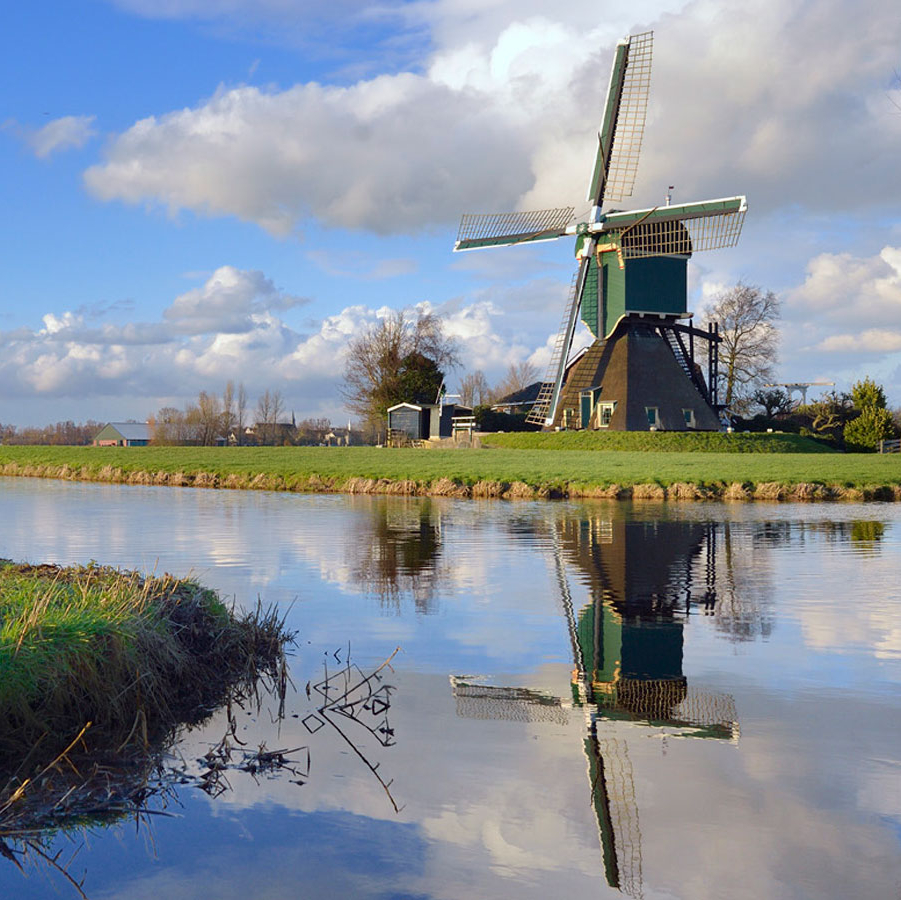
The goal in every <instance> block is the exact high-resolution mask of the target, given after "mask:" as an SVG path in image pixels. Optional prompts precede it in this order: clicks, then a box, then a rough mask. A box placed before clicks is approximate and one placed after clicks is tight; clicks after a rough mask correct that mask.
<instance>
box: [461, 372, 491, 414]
mask: <svg viewBox="0 0 901 900" xmlns="http://www.w3.org/2000/svg"><path fill="white" fill-rule="evenodd" d="M493 399H494V397H493V392H492V390H491V388H490V387H489V386H488V380H487V379H486V378H485V373H484V372H483V371H482V370H481V369H477V370H476V371H475V372H472V373H471V374H469V375H464V376H463V379H462V381H461V382H460V403H461V404H463V406H488V405H489V404H490V403H491V402H492V400H493Z"/></svg>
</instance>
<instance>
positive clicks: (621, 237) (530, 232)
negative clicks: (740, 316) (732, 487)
mask: <svg viewBox="0 0 901 900" xmlns="http://www.w3.org/2000/svg"><path fill="white" fill-rule="evenodd" d="M652 38H653V36H652V34H651V33H647V34H640V35H633V36H632V37H631V38H629V39H628V40H624V41H620V42H619V43H618V44H617V47H616V52H615V54H614V61H613V67H612V71H611V76H610V87H609V90H608V93H607V98H606V100H605V104H604V113H603V119H602V123H601V128H600V131H599V132H598V152H597V157H596V159H595V164H594V168H593V171H592V176H591V183H590V187H589V191H588V198H587V199H588V201H589V203H590V204H591V206H590V210H589V212H588V214H587V219H586V220H585V221H582V222H578V223H576V224H574V223H573V220H574V218H575V215H574V209H573V208H572V207H566V208H558V209H549V210H540V211H536V212H518V213H507V214H502V215H468V216H464V217H463V221H462V222H461V226H460V232H459V234H458V236H457V242H456V244H455V247H454V249H455V250H473V249H479V248H485V247H498V246H504V245H509V244H519V243H531V242H535V241H544V240H553V239H555V238H558V237H562V236H563V235H567V234H571V235H575V236H576V258H577V259H578V260H579V268H578V270H577V273H576V276H575V277H574V280H573V287H572V291H571V294H570V299H569V302H568V305H567V307H566V309H565V311H564V315H563V320H562V322H561V329H560V333H559V336H558V339H557V342H556V344H555V346H554V350H553V353H552V358H551V363H550V366H549V368H548V374H547V377H546V378H545V381H544V383H543V385H542V388H541V391H540V393H539V395H538V400H537V401H536V403H535V406H534V407H533V409H532V411H531V412H530V413H529V420H530V421H532V422H535V423H536V424H541V425H543V426H544V427H545V428H554V427H557V428H559V427H563V428H571V427H582V428H586V427H589V428H594V427H598V428H611V429H614V430H616V429H621V430H647V429H648V428H663V429H667V430H685V429H688V428H693V429H698V430H713V429H717V428H719V427H720V425H719V418H718V409H719V407H718V404H717V397H716V371H717V369H716V344H717V342H718V341H719V337H718V335H717V334H716V332H715V331H713V330H708V331H707V332H705V331H703V330H702V329H698V328H695V327H693V326H692V325H691V324H690V313H689V311H688V261H689V259H690V257H691V256H692V254H693V253H695V252H698V251H700V250H711V249H715V248H717V247H727V246H733V245H734V244H735V243H736V242H737V240H738V237H739V234H740V232H741V226H742V223H743V220H744V216H745V213H746V211H747V204H746V201H745V198H744V197H741V196H739V197H730V198H726V199H722V200H709V201H703V202H697V203H685V204H679V205H675V206H671V205H670V204H669V198H667V204H666V205H665V206H660V207H654V208H652V209H641V210H629V211H620V210H607V211H605V210H604V209H603V205H604V203H605V201H609V200H621V199H623V198H624V197H627V196H630V195H631V193H632V186H633V184H634V180H635V174H636V171H637V166H638V155H639V151H640V149H641V143H642V136H643V131H644V122H645V114H646V109H647V97H648V91H649V87H650V67H651V49H652ZM580 319H581V321H582V322H583V323H584V324H585V325H586V326H587V327H588V329H589V331H590V332H591V333H592V335H593V336H594V337H595V339H596V344H595V346H593V347H592V348H590V350H589V353H588V354H587V355H586V357H583V360H582V361H581V362H580V363H579V366H578V367H577V369H573V370H572V371H571V372H570V376H569V380H567V371H568V365H567V364H568V356H569V351H570V348H571V346H572V342H573V335H574V333H575V328H576V325H577V323H578V321H579V320H580ZM686 323H688V324H686ZM699 341H700V342H702V343H703V342H704V341H706V342H707V346H708V353H707V361H708V370H707V378H706V380H705V378H704V375H703V372H702V369H701V366H700V364H699V363H698V362H696V360H695V344H696V343H697V342H699ZM649 370H653V371H649ZM574 374H575V375H578V377H577V378H575V380H573V375H574ZM608 376H609V377H608ZM565 381H566V384H564V382H565ZM605 384H606V387H605ZM586 391H587V393H586ZM605 392H606V394H605ZM602 395H604V396H602ZM598 403H602V404H603V405H604V406H603V409H602V408H601V407H599V406H598ZM608 407H609V411H610V413H611V414H610V415H607V408H608ZM652 411H656V412H653V414H652Z"/></svg>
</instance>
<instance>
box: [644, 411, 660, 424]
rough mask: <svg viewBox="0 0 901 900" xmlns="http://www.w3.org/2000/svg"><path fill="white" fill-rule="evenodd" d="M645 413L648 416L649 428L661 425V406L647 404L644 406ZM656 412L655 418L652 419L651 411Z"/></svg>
mask: <svg viewBox="0 0 901 900" xmlns="http://www.w3.org/2000/svg"><path fill="white" fill-rule="evenodd" d="M644 412H645V415H646V416H647V417H648V428H659V427H660V407H659V406H646V407H645V408H644ZM652 412H653V413H654V418H653V420H652V419H651V413H652Z"/></svg>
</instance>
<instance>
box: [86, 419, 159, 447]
mask: <svg viewBox="0 0 901 900" xmlns="http://www.w3.org/2000/svg"><path fill="white" fill-rule="evenodd" d="M93 443H94V446H95V447H146V446H147V445H148V444H149V443H150V425H149V424H148V423H147V422H107V423H106V425H104V426H103V428H101V429H100V431H99V432H97V434H96V435H95V436H94V442H93Z"/></svg>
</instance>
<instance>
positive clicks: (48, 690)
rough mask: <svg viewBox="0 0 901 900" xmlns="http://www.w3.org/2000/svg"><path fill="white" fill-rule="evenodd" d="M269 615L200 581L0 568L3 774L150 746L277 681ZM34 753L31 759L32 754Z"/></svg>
mask: <svg viewBox="0 0 901 900" xmlns="http://www.w3.org/2000/svg"><path fill="white" fill-rule="evenodd" d="M287 637H288V635H287V634H285V633H284V629H283V626H282V624H281V622H280V620H279V619H278V618H277V616H276V615H275V614H274V613H273V612H269V613H264V612H262V611H258V612H257V613H255V614H250V615H244V616H236V615H234V614H233V613H232V611H231V610H229V608H228V607H226V606H225V604H223V603H222V601H221V600H220V599H219V598H218V597H217V595H216V594H215V593H214V592H212V591H209V590H206V589H204V588H202V587H201V586H200V585H198V584H196V583H195V582H193V581H186V580H182V579H177V578H173V577H171V576H168V575H167V576H164V577H161V578H157V577H145V576H142V575H140V574H138V573H136V572H119V571H117V570H113V569H110V568H106V567H103V566H96V565H89V566H78V567H70V568H59V567H57V566H49V565H42V566H32V565H20V564H14V563H11V562H9V561H2V562H0V770H2V769H3V768H4V764H5V763H6V762H7V761H8V760H11V759H14V760H21V759H22V756H23V751H27V750H29V749H30V748H33V747H37V746H38V745H40V748H41V754H42V755H46V753H47V752H51V751H55V750H58V749H62V748H63V747H64V746H65V745H66V744H67V743H68V742H70V741H71V740H72V738H73V737H74V735H75V734H77V733H78V732H79V730H80V729H82V728H83V727H84V726H86V725H88V723H90V728H89V730H88V731H87V732H86V733H85V736H84V737H83V739H82V740H81V747H82V749H87V748H89V747H91V746H93V745H97V746H103V747H104V748H110V747H113V748H116V747H118V748H120V749H121V748H122V747H124V746H127V745H128V744H129V743H130V742H134V743H137V744H141V745H147V744H148V743H149V742H153V741H155V740H159V739H160V738H161V737H163V736H165V735H166V734H168V733H169V732H170V731H171V729H173V728H174V727H175V726H176V725H179V724H186V723H187V724H190V723H191V722H193V721H199V720H201V719H203V718H204V717H205V716H207V715H208V714H209V713H210V711H211V710H212V709H214V708H215V707H217V706H218V705H220V704H221V703H222V702H224V700H225V699H226V698H227V697H229V696H230V692H233V691H234V689H235V688H236V686H241V685H248V686H249V685H252V684H253V683H254V682H255V680H256V679H257V678H258V677H259V675H260V673H261V672H263V671H270V673H273V674H274V673H275V670H276V669H277V668H278V667H279V666H280V665H281V663H282V661H283V656H282V648H283V644H284V642H285V640H286V639H287ZM26 755H27V754H26Z"/></svg>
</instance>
